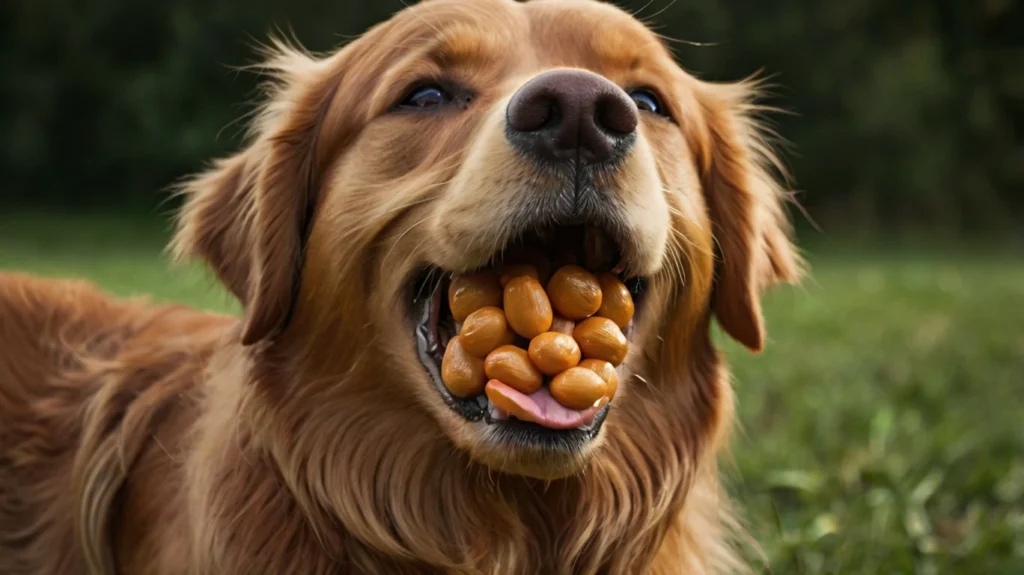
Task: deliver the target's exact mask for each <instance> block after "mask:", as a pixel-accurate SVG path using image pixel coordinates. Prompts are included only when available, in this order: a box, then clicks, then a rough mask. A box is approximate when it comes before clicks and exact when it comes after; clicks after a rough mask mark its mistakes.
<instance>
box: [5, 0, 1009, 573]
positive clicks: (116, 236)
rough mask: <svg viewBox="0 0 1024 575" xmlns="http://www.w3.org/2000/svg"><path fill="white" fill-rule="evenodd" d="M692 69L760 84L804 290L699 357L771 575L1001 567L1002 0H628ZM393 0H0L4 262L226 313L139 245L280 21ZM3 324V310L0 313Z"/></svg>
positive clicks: (205, 290)
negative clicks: (754, 339)
mask: <svg viewBox="0 0 1024 575" xmlns="http://www.w3.org/2000/svg"><path fill="white" fill-rule="evenodd" d="M618 4H619V5H621V6H622V7H624V8H626V9H628V10H630V11H632V12H636V13H637V15H638V16H639V17H640V18H643V19H645V20H646V21H648V22H649V23H650V24H651V25H652V26H653V27H655V28H656V29H657V31H658V32H660V33H661V34H664V35H665V36H667V37H669V38H672V39H673V40H671V41H670V42H671V46H672V48H673V50H674V51H675V53H676V55H677V57H678V60H679V62H680V63H681V64H682V65H683V66H684V67H685V68H687V69H689V70H691V71H692V72H694V73H695V74H697V75H698V76H700V77H702V78H705V79H710V80H736V79H740V78H743V77H745V76H748V75H750V74H752V73H754V72H757V71H759V70H763V73H764V75H766V76H769V77H771V78H772V80H773V84H774V85H775V86H776V87H775V89H774V90H773V94H774V96H773V97H772V99H771V100H770V101H769V102H768V103H770V104H773V105H775V106H779V107H781V108H783V109H784V110H787V111H788V112H791V113H790V114H784V115H776V116H775V117H774V120H775V122H776V129H777V130H778V132H779V133H780V134H781V135H782V136H783V137H785V138H786V139H787V140H788V141H789V142H790V146H789V147H788V148H787V149H786V150H784V152H785V155H786V158H787V160H788V163H789V166H790V168H791V169H792V171H793V174H794V176H795V185H796V188H797V190H798V191H799V194H798V195H797V200H798V201H799V203H800V205H801V206H802V210H801V209H794V210H793V215H794V217H795V218H796V221H797V225H798V235H799V241H800V244H801V245H802V247H803V248H804V250H805V252H806V254H807V257H808V259H809V261H810V263H811V266H812V275H811V276H810V278H809V279H808V280H807V281H806V282H805V284H804V285H803V286H801V287H799V288H796V289H793V288H780V289H777V290H775V291H773V292H771V293H770V294H769V296H768V297H767V300H766V306H767V307H766V314H767V321H768V328H769V336H770V340H769V343H768V348H767V351H765V352H764V353H763V354H761V355H759V356H756V357H755V356H751V355H749V354H747V353H745V352H743V351H742V350H740V349H739V348H738V347H737V346H735V345H733V344H731V343H730V342H728V341H726V340H725V339H724V338H723V340H722V343H723V345H724V346H725V347H726V348H727V350H728V353H729V354H730V357H731V359H732V361H733V363H734V365H735V379H736V386H737V390H738V394H737V395H738V401H739V414H740V420H741V423H742V429H741V431H740V432H739V433H738V434H737V435H736V438H735V445H736V448H735V452H734V455H733V456H732V459H731V460H730V461H729V462H728V464H727V465H726V467H727V470H728V473H729V477H730V488H731V491H732V492H733V494H734V496H735V497H736V498H737V499H738V500H739V501H740V503H741V506H742V507H743V508H744V510H745V511H744V513H745V520H746V523H747V525H748V527H749V529H750V531H751V532H752V534H753V536H754V538H755V539H756V540H757V541H758V543H759V544H760V546H761V547H762V549H763V552H764V557H762V558H756V557H755V559H756V563H757V565H758V566H759V567H758V568H759V570H761V571H764V572H773V573H1020V572H1021V568H1022V566H1024V425H1022V422H1024V137H1022V132H1024V2H1020V1H1018V0H932V1H927V0H900V1H898V2H897V1H895V0H830V1H824V2H822V1H818V2H811V1H807V0H776V1H774V2H770V3H769V2H762V1H756V0H650V1H648V0H636V1H630V2H618ZM402 7H403V5H402V2H401V0H373V1H369V0H332V1H329V2H328V1H322V0H309V1H307V2H304V3H294V4H286V3H284V2H271V1H269V0H247V1H245V2H242V1H239V0H202V1H198V0H164V1H162V2H152V3H146V2H141V1H132V0H92V1H90V2H81V1H76V0H46V1H40V0H4V1H3V2H0V134H2V138H0V269H2V268H18V269H26V270H30V271H32V272H35V273H39V274H44V275H72V276H81V277H88V278H91V279H94V280H96V281H98V282H100V283H101V284H102V285H104V286H105V287H106V288H108V289H109V290H111V291H113V292H115V293H117V294H119V295H134V294H149V295H151V296H152V297H154V298H155V299H157V300H176V301H184V302H187V303H190V304H193V305H198V306H202V307H206V308H210V309H221V310H225V309H226V310H237V309H238V306H237V303H236V302H234V301H232V300H231V299H230V298H229V297H228V296H227V295H225V294H224V292H223V291H221V290H220V289H219V288H218V287H217V286H216V285H215V284H214V283H213V281H212V280H211V279H210V277H209V275H207V274H205V273H204V272H203V271H202V270H200V269H197V268H194V267H186V268H171V267H169V266H168V262H167V260H166V258H165V257H164V255H163V253H162V248H163V245H164V243H165V241H166V239H167V235H168V232H169V229H170V228H169V221H168V215H169V214H171V213H172V212H173V209H174V207H175V204H174V202H173V200H171V199H169V196H168V193H167V191H168V188H169V186H170V185H172V184H173V183H174V182H175V181H176V180H178V179H179V178H181V177H183V176H185V175H187V174H189V173H192V172H194V171H196V170H198V169H200V168H201V167H203V165H204V163H205V162H207V161H209V160H211V159H212V158H214V157H216V156H218V155H221V154H224V153H227V152H229V151H231V150H234V149H236V147H237V146H238V145H239V143H240V135H241V133H242V131H243V128H244V125H243V124H242V123H239V122H238V120H239V119H240V118H241V117H242V116H243V115H244V114H245V113H247V112H249V111H251V109H252V106H251V103H252V102H253V101H254V98H255V97H256V96H257V93H256V91H255V87H256V83H257V81H258V79H257V78H256V77H254V76H253V75H251V74H249V73H246V72H238V71H236V68H237V67H238V66H242V65H245V64H249V63H252V62H253V57H254V51H253V47H254V45H255V44H256V43H258V42H262V41H264V40H266V39H267V37H268V33H270V32H272V31H274V30H275V29H284V30H291V31H292V33H293V35H294V36H295V37H296V38H298V39H299V40H300V41H301V42H302V43H303V44H304V45H305V46H306V47H308V48H310V49H312V50H330V49H332V48H335V47H337V46H339V45H341V44H342V43H344V42H346V41H347V40H348V39H349V38H351V37H352V36H353V35H356V34H359V33H360V32H362V31H363V30H365V29H366V27H368V26H370V25H372V24H374V23H376V22H378V21H380V20H382V19H385V18H386V17H387V16H389V15H390V14H391V13H393V12H395V11H397V10H400V9H401V8H402ZM0 321H2V318H0Z"/></svg>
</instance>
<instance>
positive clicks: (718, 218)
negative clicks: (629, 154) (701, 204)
mask: <svg viewBox="0 0 1024 575" xmlns="http://www.w3.org/2000/svg"><path fill="white" fill-rule="evenodd" d="M755 95H756V91H755V87H754V86H752V85H751V84H748V83H735V84H713V83H706V82H700V83H699V87H698V95H697V100H698V104H699V106H700V108H701V112H702V116H703V126H702V128H703V129H702V130H701V137H700V138H699V140H698V145H697V153H698V161H699V163H700V168H701V170H700V173H701V184H702V187H703V189H704V195H705V201H706V203H707V206H708V211H709V213H710V217H711V222H712V231H713V234H714V240H715V247H716V256H717V261H716V266H715V286H714V291H713V293H712V309H713V310H714V313H715V316H716V317H717V318H718V322H719V324H720V325H721V326H722V328H723V329H724V330H725V332H726V333H728V334H729V335H730V336H732V337H733V338H734V339H735V340H737V341H739V342H740V343H742V344H743V345H744V346H746V347H747V348H748V349H750V350H752V351H754V352H759V351H761V349H762V348H763V347H764V320H763V317H762V315H761V301H760V300H761V292H762V291H763V290H764V289H765V288H767V287H768V286H771V285H773V284H776V283H780V282H787V283H795V282H797V281H798V280H799V278H800V276H801V273H802V272H801V270H802V262H801V260H800V257H799V256H798V255H797V253H796V250H795V248H794V246H793V243H792V229H791V226H790V223H789V220H788V218H787V215H786V212H785V210H784V202H785V191H784V190H783V189H782V187H781V186H780V185H779V183H778V181H777V180H776V178H775V177H774V175H773V171H772V170H773V169H776V168H777V167H778V162H777V160H776V157H775V156H774V155H773V152H772V151H771V149H770V148H769V146H768V144H767V142H766V141H765V139H764V137H763V136H762V134H761V132H760V131H759V129H758V124H757V122H756V119H755V117H754V113H755V112H756V111H757V109H758V108H757V106H756V105H755V104H754V103H753V102H752V98H753V97H754V96H755Z"/></svg>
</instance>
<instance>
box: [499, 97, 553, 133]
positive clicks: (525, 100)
mask: <svg viewBox="0 0 1024 575" xmlns="http://www.w3.org/2000/svg"><path fill="white" fill-rule="evenodd" d="M557 116H558V105H557V103H556V102H555V100H554V99H552V98H550V97H547V96H545V95H544V94H539V93H536V92H529V91H523V92H520V93H517V94H516V95H515V96H513V98H512V101H511V102H509V105H508V110H507V112H506V117H507V118H506V119H507V121H508V125H509V127H511V128H512V129H513V130H517V131H519V132H535V131H537V130H540V129H541V128H543V127H545V126H547V125H548V124H550V123H552V122H554V121H557V119H558V118H557Z"/></svg>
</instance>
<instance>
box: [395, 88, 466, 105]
mask: <svg viewBox="0 0 1024 575" xmlns="http://www.w3.org/2000/svg"><path fill="white" fill-rule="evenodd" d="M452 100H453V98H452V96H451V94H449V93H448V92H447V91H446V90H445V89H444V88H442V87H440V86H438V85H436V84H427V85H424V86H420V87H419V88H416V89H415V90H413V91H412V92H410V93H409V95H408V96H406V98H405V100H402V103H401V107H403V108H416V109H421V110H425V109H429V108H436V107H437V106H443V105H445V104H450V103H451V102H452Z"/></svg>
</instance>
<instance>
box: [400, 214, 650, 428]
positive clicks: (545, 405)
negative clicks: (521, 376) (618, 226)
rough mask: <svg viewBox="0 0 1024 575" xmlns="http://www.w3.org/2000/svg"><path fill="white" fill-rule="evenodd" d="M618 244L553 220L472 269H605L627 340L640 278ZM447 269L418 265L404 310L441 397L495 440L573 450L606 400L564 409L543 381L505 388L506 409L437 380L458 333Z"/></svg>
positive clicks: (599, 420) (601, 414) (596, 424)
mask: <svg viewBox="0 0 1024 575" xmlns="http://www.w3.org/2000/svg"><path fill="white" fill-rule="evenodd" d="M626 262H627V258H626V257H625V252H624V250H623V246H622V244H621V243H619V242H617V241H615V239H614V236H613V235H612V234H610V233H609V232H608V231H606V230H604V229H602V228H600V227H598V226H595V225H589V224H588V225H573V226H559V227H553V228H548V229H542V230H537V231H533V232H530V233H526V234H523V235H522V236H520V237H519V238H518V239H516V240H515V241H513V242H511V243H509V244H508V245H507V246H505V248H504V249H502V250H500V251H499V252H497V253H496V254H495V255H494V256H493V257H492V259H491V261H490V262H489V263H488V265H486V266H484V267H483V268H480V269H479V270H474V271H482V270H485V269H502V267H503V266H507V265H511V264H526V265H530V266H534V268H535V269H537V270H539V271H540V275H541V276H542V277H543V276H545V275H546V276H550V273H552V272H554V271H555V270H557V269H559V268H560V267H561V266H563V265H567V264H576V265H579V266H581V267H584V268H585V269H587V270H588V271H590V272H592V273H595V274H597V273H601V272H610V273H613V274H615V275H616V276H618V277H619V279H621V280H622V281H623V283H624V284H625V285H626V287H627V289H628V290H629V292H630V295H631V296H632V298H633V302H634V306H635V309H636V310H637V311H636V314H635V316H634V317H633V319H632V320H631V321H630V322H629V323H628V324H627V325H626V326H625V327H624V328H623V330H622V333H623V335H624V336H625V337H626V339H627V341H629V340H630V339H631V336H632V334H633V332H634V331H635V330H634V324H635V323H636V321H637V320H638V319H639V316H640V315H641V311H642V306H641V303H642V301H643V296H644V290H645V287H646V284H647V281H646V279H645V278H643V277H639V276H637V275H635V274H633V273H631V272H630V270H629V269H628V267H627V265H626ZM451 278H452V273H451V272H449V271H446V270H443V269H441V268H438V267H433V266H431V267H427V268H425V269H423V270H422V271H421V273H419V274H418V275H417V277H416V278H415V279H414V281H413V282H412V284H411V286H410V291H411V294H410V297H411V300H412V305H411V308H410V310H411V314H412V318H411V319H412V323H413V324H414V326H415V328H414V331H415V337H416V343H417V351H418V354H419V359H420V362H421V363H422V364H423V367H424V368H425V369H426V371H427V373H429V374H430V378H431V379H432V380H433V383H434V386H435V387H436V388H437V390H438V392H439V393H440V394H441V397H442V398H443V399H444V401H445V403H447V404H448V406H449V407H451V408H452V409H453V410H454V411H455V412H456V413H458V414H459V415H461V416H462V417H463V418H465V419H467V420H469V421H480V422H484V423H486V424H488V425H489V429H490V430H491V431H493V432H495V433H497V434H498V436H497V437H498V439H499V440H504V441H508V442H511V443H513V444H515V445H527V446H537V445H541V446H545V447H549V448H574V447H575V448H578V447H579V446H581V445H582V444H583V443H585V442H587V441H589V440H591V439H593V438H594V437H596V436H597V433H598V431H599V430H600V427H601V425H602V424H603V422H604V419H605V417H606V416H607V414H608V411H609V409H610V408H611V403H605V402H602V403H601V404H600V405H595V406H592V407H590V408H588V409H585V410H572V409H569V408H567V407H563V406H562V405H560V404H559V403H558V402H557V401H555V399H554V398H553V397H552V396H551V393H550V392H549V390H548V386H547V385H546V384H545V385H543V386H542V387H541V388H540V389H539V390H537V391H536V392H534V393H532V394H529V395H526V394H518V392H515V391H514V390H511V392H510V393H511V394H512V395H513V396H514V397H515V399H514V401H515V402H516V405H517V407H518V408H519V413H518V416H517V415H512V414H510V413H508V412H507V411H505V410H503V409H501V408H499V407H498V406H496V405H494V403H492V402H491V401H490V399H488V397H487V394H486V393H480V394H479V395H476V396H474V397H458V396H456V395H453V394H452V393H451V392H450V391H449V390H448V388H447V387H446V386H445V384H444V382H443V381H442V378H441V365H442V360H443V358H444V353H445V349H446V347H447V345H448V342H449V341H450V340H451V339H452V338H453V337H455V335H456V334H457V333H458V332H459V327H460V326H459V325H457V323H456V321H455V318H454V317H453V316H452V312H451V310H450V308H449V305H448V298H447V297H446V294H447V293H448V287H449V284H450V282H451ZM514 344H515V345H517V346H519V347H521V348H523V349H525V348H527V347H528V345H529V340H526V339H525V338H522V337H517V339H516V341H515V342H514Z"/></svg>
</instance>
